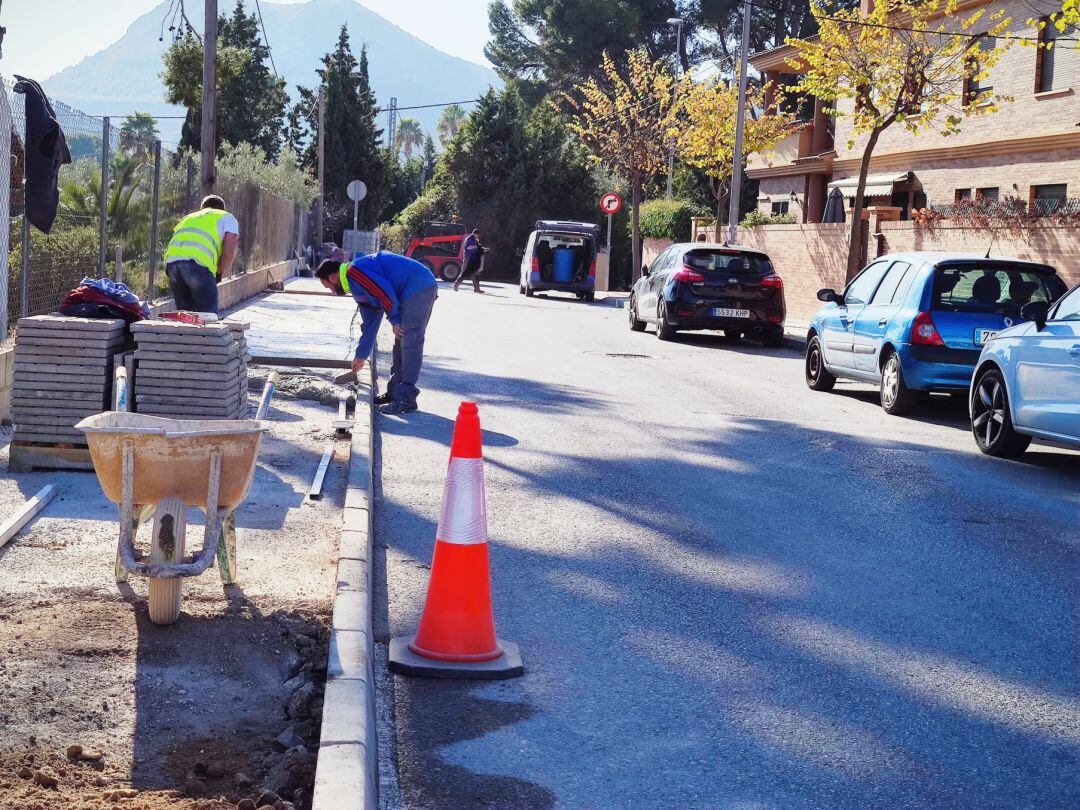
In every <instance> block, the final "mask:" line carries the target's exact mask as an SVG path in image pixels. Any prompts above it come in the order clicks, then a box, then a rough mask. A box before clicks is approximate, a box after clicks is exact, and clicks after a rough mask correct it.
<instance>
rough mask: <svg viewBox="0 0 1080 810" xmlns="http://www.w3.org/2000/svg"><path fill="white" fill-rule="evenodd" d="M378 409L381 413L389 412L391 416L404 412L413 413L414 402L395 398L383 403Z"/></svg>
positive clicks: (414, 409)
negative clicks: (388, 402) (385, 403)
mask: <svg viewBox="0 0 1080 810" xmlns="http://www.w3.org/2000/svg"><path fill="white" fill-rule="evenodd" d="M379 411H380V412H381V413H385V414H389V415H391V416H393V415H399V414H405V413H415V412H416V403H415V402H405V401H404V400H400V399H395V400H394V401H393V402H391V403H390V404H389V405H383V406H382V407H381V408H379Z"/></svg>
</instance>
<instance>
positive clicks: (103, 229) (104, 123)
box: [98, 115, 111, 278]
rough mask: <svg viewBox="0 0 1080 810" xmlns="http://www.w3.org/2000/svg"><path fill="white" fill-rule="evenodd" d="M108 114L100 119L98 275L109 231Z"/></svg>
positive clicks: (101, 273) (101, 271)
mask: <svg viewBox="0 0 1080 810" xmlns="http://www.w3.org/2000/svg"><path fill="white" fill-rule="evenodd" d="M110 137H111V136H110V133H109V116H107V115H106V116H105V117H104V118H102V119H101V194H100V195H99V197H100V199H99V200H98V277H99V278H104V276H105V248H106V246H107V244H108V233H109V205H108V201H109V147H110V145H111V144H110V143H109V140H110Z"/></svg>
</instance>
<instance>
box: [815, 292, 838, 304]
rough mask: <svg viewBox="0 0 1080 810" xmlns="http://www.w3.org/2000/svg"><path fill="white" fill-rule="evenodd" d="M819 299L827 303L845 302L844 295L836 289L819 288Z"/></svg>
mask: <svg viewBox="0 0 1080 810" xmlns="http://www.w3.org/2000/svg"><path fill="white" fill-rule="evenodd" d="M817 299H818V301H824V302H825V303H826V304H829V303H832V304H843V303H844V296H842V295H840V294H838V293H837V292H836V290H830V289H824V290H818V294H817Z"/></svg>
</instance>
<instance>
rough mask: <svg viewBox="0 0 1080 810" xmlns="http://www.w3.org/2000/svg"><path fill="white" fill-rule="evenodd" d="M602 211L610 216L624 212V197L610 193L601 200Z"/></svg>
mask: <svg viewBox="0 0 1080 810" xmlns="http://www.w3.org/2000/svg"><path fill="white" fill-rule="evenodd" d="M600 210H601V211H603V212H604V213H605V214H609V215H610V214H617V213H619V212H620V211H621V210H622V197H620V196H619V195H618V194H616V193H615V192H614V191H609V192H608V193H607V194H605V195H604V196H603V197H601V198H600Z"/></svg>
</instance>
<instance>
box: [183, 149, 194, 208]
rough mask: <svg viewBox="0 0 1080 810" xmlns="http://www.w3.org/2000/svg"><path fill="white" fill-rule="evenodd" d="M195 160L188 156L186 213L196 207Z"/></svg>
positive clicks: (185, 197) (185, 188) (185, 190)
mask: <svg viewBox="0 0 1080 810" xmlns="http://www.w3.org/2000/svg"><path fill="white" fill-rule="evenodd" d="M194 192H195V161H194V160H192V159H191V155H188V156H187V185H185V186H184V213H185V214H186V213H187V212H188V211H191V210H192V209H193V208H194V207H195V193H194Z"/></svg>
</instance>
